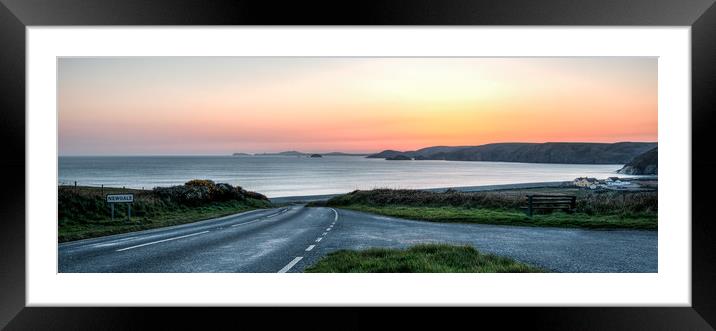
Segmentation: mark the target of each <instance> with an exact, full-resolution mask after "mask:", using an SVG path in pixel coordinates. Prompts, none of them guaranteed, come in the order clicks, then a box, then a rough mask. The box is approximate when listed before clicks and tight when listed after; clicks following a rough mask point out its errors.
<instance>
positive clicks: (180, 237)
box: [116, 230, 209, 252]
mask: <svg viewBox="0 0 716 331" xmlns="http://www.w3.org/2000/svg"><path fill="white" fill-rule="evenodd" d="M207 232H209V231H208V230H207V231H201V232H196V233H192V234H188V235H185V236H179V237H173V238H167V239H163V240H157V241H152V242H148V243H144V244H141V245H136V246H130V247H126V248H121V249H118V250H116V252H121V251H126V250H128V249H134V248H139V247H144V246H149V245H154V244H158V243H163V242H166V241H171V240H177V239H182V238H186V237H191V236H196V235H200V234H204V233H207Z"/></svg>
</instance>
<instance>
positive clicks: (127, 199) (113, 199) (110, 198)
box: [107, 193, 134, 221]
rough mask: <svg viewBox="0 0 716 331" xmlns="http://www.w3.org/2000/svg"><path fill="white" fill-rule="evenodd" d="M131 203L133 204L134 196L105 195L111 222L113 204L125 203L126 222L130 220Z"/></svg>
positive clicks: (129, 194) (130, 194)
mask: <svg viewBox="0 0 716 331" xmlns="http://www.w3.org/2000/svg"><path fill="white" fill-rule="evenodd" d="M132 202H134V194H132V193H128V194H107V203H109V205H110V207H112V208H111V213H112V220H114V204H115V203H126V204H127V220H128V221H129V220H130V219H131V218H132Z"/></svg>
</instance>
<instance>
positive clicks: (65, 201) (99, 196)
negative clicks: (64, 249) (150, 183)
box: [57, 180, 271, 242]
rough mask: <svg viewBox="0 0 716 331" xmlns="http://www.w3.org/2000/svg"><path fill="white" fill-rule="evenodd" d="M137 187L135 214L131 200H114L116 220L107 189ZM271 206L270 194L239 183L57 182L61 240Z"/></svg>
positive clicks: (112, 190)
mask: <svg viewBox="0 0 716 331" xmlns="http://www.w3.org/2000/svg"><path fill="white" fill-rule="evenodd" d="M109 193H132V194H134V203H132V214H131V215H132V217H131V219H130V220H127V206H126V205H125V204H117V205H116V206H115V218H114V220H112V218H111V216H110V215H111V212H110V210H111V209H110V205H109V204H108V203H107V202H106V194H109ZM268 207H271V202H269V200H268V198H266V197H265V196H263V195H261V194H258V193H255V192H250V191H246V190H244V189H242V188H241V187H238V186H231V185H229V184H223V183H218V184H216V183H214V182H212V181H209V180H192V181H189V182H187V183H186V184H184V185H178V186H172V187H157V188H154V189H152V190H133V189H123V188H121V189H120V188H106V187H105V188H98V187H69V186H60V187H58V201H57V210H58V215H57V216H58V238H57V239H58V241H59V242H66V241H72V240H79V239H86V238H93V237H100V236H106V235H112V234H119V233H126V232H134V231H140V230H147V229H153V228H160V227H165V226H172V225H178V224H184V223H191V222H196V221H200V220H205V219H210V218H215V217H220V216H225V215H231V214H235V213H240V212H244V211H248V210H253V209H259V208H268Z"/></svg>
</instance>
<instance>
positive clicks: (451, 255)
mask: <svg viewBox="0 0 716 331" xmlns="http://www.w3.org/2000/svg"><path fill="white" fill-rule="evenodd" d="M305 272H314V273H316V272H321V273H330V272H343V273H348V272H373V273H380V272H390V273H416V272H421V273H438V272H448V273H449V272H455V273H457V272H482V273H498V272H544V270H542V269H539V268H536V267H533V266H530V265H527V264H524V263H520V262H517V261H515V260H513V259H510V258H506V257H501V256H497V255H494V254H483V253H480V252H478V251H477V250H475V249H474V248H472V247H471V246H455V245H447V244H421V245H416V246H413V247H410V248H408V249H387V248H371V249H367V250H360V251H355V250H340V251H336V252H332V253H330V254H328V255H326V256H325V257H323V258H322V259H321V260H319V261H318V262H316V263H315V264H314V265H312V266H310V267H308V268H306V270H305Z"/></svg>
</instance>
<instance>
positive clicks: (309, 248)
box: [306, 245, 316, 252]
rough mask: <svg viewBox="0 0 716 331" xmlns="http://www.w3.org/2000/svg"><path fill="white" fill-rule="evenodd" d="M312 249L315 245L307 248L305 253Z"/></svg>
mask: <svg viewBox="0 0 716 331" xmlns="http://www.w3.org/2000/svg"><path fill="white" fill-rule="evenodd" d="M313 247H316V245H311V246H308V248H306V252H310V251H311V250H312V249H313Z"/></svg>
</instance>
